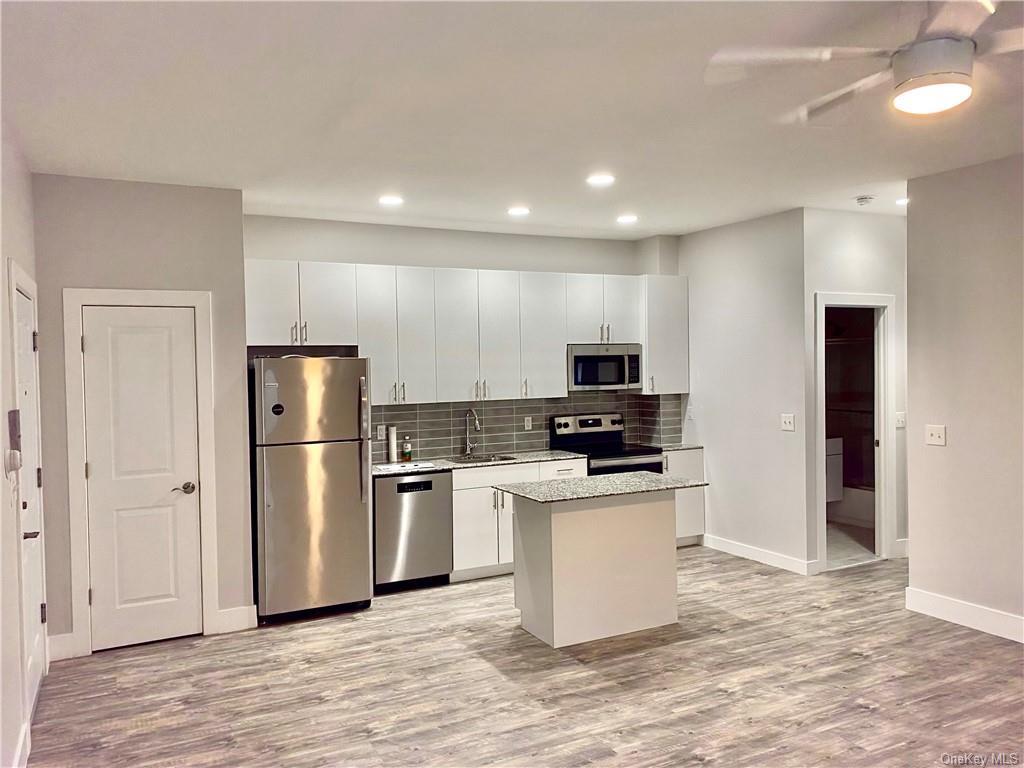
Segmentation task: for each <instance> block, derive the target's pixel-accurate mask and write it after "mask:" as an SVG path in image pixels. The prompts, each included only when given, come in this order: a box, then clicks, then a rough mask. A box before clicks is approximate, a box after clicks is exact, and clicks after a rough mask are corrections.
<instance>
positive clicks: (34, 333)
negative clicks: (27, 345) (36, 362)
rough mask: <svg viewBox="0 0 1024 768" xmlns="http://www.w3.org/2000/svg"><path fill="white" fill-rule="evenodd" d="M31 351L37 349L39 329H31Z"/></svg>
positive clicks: (36, 350)
mask: <svg viewBox="0 0 1024 768" xmlns="http://www.w3.org/2000/svg"><path fill="white" fill-rule="evenodd" d="M32 351H33V352H38V351H39V331H32Z"/></svg>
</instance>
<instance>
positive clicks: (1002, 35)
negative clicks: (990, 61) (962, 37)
mask: <svg viewBox="0 0 1024 768" xmlns="http://www.w3.org/2000/svg"><path fill="white" fill-rule="evenodd" d="M976 42H977V44H978V55H979V56H995V55H997V54H1000V53H1014V52H1016V51H1024V27H1015V28H1014V29H999V30H996V31H995V32H989V33H988V34H987V35H982V36H980V37H978V38H977V40H976Z"/></svg>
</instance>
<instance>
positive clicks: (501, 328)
mask: <svg viewBox="0 0 1024 768" xmlns="http://www.w3.org/2000/svg"><path fill="white" fill-rule="evenodd" d="M477 279H478V281H479V286H480V287H479V298H480V394H481V395H482V397H483V399H484V400H509V399H513V398H517V397H522V396H523V380H522V378H521V376H520V369H519V273H518V272H507V271H499V270H492V269H486V270H480V271H479V272H478V273H477Z"/></svg>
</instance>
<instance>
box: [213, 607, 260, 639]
mask: <svg viewBox="0 0 1024 768" xmlns="http://www.w3.org/2000/svg"><path fill="white" fill-rule="evenodd" d="M255 626H256V606H255V605H240V606H238V607H237V608H221V609H220V610H219V611H217V612H216V613H215V614H214V615H213V620H212V621H207V622H205V623H204V624H203V634H204V635H222V634H225V633H226V632H241V631H242V630H243V629H252V628H253V627H255Z"/></svg>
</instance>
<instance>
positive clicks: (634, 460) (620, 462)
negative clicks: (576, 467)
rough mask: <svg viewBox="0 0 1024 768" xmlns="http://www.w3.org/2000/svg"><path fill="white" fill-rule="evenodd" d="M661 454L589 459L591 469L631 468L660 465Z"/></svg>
mask: <svg viewBox="0 0 1024 768" xmlns="http://www.w3.org/2000/svg"><path fill="white" fill-rule="evenodd" d="M660 463H661V454H658V453H655V454H651V455H649V456H629V457H624V458H611V459H591V460H590V466H592V467H631V466H634V465H636V464H660Z"/></svg>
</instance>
